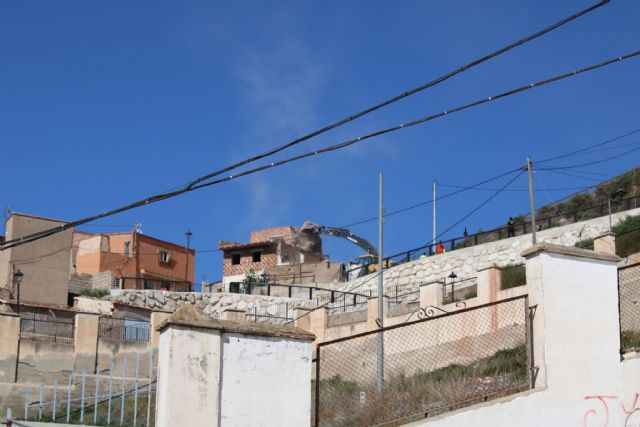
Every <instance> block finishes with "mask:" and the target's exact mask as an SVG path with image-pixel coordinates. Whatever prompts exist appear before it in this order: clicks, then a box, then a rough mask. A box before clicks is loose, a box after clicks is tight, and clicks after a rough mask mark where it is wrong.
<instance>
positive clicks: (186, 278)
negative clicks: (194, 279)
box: [184, 230, 193, 292]
mask: <svg viewBox="0 0 640 427" xmlns="http://www.w3.org/2000/svg"><path fill="white" fill-rule="evenodd" d="M184 235H185V236H186V238H187V260H186V263H185V266H184V281H185V282H187V284H188V286H189V292H192V291H193V289H191V286H192V285H191V282H190V281H189V243H191V236H193V233H192V232H191V230H187V232H186V233H184Z"/></svg>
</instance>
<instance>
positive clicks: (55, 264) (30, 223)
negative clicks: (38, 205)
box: [0, 213, 74, 306]
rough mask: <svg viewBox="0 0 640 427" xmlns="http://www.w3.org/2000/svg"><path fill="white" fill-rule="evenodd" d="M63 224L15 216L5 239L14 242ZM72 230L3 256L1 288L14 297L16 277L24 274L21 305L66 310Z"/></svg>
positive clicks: (18, 214)
mask: <svg viewBox="0 0 640 427" xmlns="http://www.w3.org/2000/svg"><path fill="white" fill-rule="evenodd" d="M63 224H65V222H64V221H60V220H55V219H51V218H43V217H38V216H34V215H26V214H20V213H13V214H12V215H11V216H10V217H9V218H8V219H7V222H6V224H5V233H6V234H5V238H6V240H11V239H14V238H17V237H20V236H25V235H28V234H32V233H37V232H38V231H43V230H46V229H49V228H52V227H55V226H58V225H63ZM73 237H74V232H73V229H72V228H71V229H68V230H65V231H62V232H60V233H56V234H54V235H52V236H48V237H45V238H43V239H40V240H37V241H35V242H32V243H27V244H24V245H21V246H16V247H13V248H9V249H6V250H4V251H2V252H0V287H3V288H7V289H10V290H11V291H12V292H13V294H14V295H15V289H14V284H13V273H14V272H15V271H16V270H18V269H20V270H21V271H22V273H24V278H23V280H22V284H21V285H20V301H21V302H25V303H36V304H49V305H55V306H66V305H67V304H68V295H67V294H68V289H69V278H70V276H71V271H72V247H73Z"/></svg>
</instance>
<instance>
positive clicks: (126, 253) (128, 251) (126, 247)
mask: <svg viewBox="0 0 640 427" xmlns="http://www.w3.org/2000/svg"><path fill="white" fill-rule="evenodd" d="M130 255H131V242H124V256H126V257H127V258H128V257H129V256H130Z"/></svg>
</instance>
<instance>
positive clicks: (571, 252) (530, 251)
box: [520, 242, 620, 262]
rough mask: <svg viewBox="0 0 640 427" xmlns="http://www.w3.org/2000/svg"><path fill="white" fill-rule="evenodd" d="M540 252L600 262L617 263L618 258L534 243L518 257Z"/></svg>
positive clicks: (573, 248) (567, 247)
mask: <svg viewBox="0 0 640 427" xmlns="http://www.w3.org/2000/svg"><path fill="white" fill-rule="evenodd" d="M542 252H550V253H555V254H561V255H569V256H574V257H580V258H591V259H598V260H602V261H610V262H619V261H620V257H619V256H617V255H612V254H608V253H604V252H595V251H591V250H589V249H582V248H576V247H571V246H562V245H555V244H553V243H545V242H542V243H536V244H535V245H533V246H531V247H530V248H529V249H525V250H524V251H522V253H521V254H520V256H522V257H524V258H528V257H532V256H534V255H537V254H539V253H542Z"/></svg>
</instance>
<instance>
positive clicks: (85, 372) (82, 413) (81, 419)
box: [80, 369, 87, 423]
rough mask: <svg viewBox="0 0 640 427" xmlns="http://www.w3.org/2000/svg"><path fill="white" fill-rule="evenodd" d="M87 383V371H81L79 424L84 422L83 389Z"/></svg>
mask: <svg viewBox="0 0 640 427" xmlns="http://www.w3.org/2000/svg"><path fill="white" fill-rule="evenodd" d="M86 382H87V370H86V369H83V370H82V395H81V396H80V422H81V423H82V422H84V388H85V384H86Z"/></svg>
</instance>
